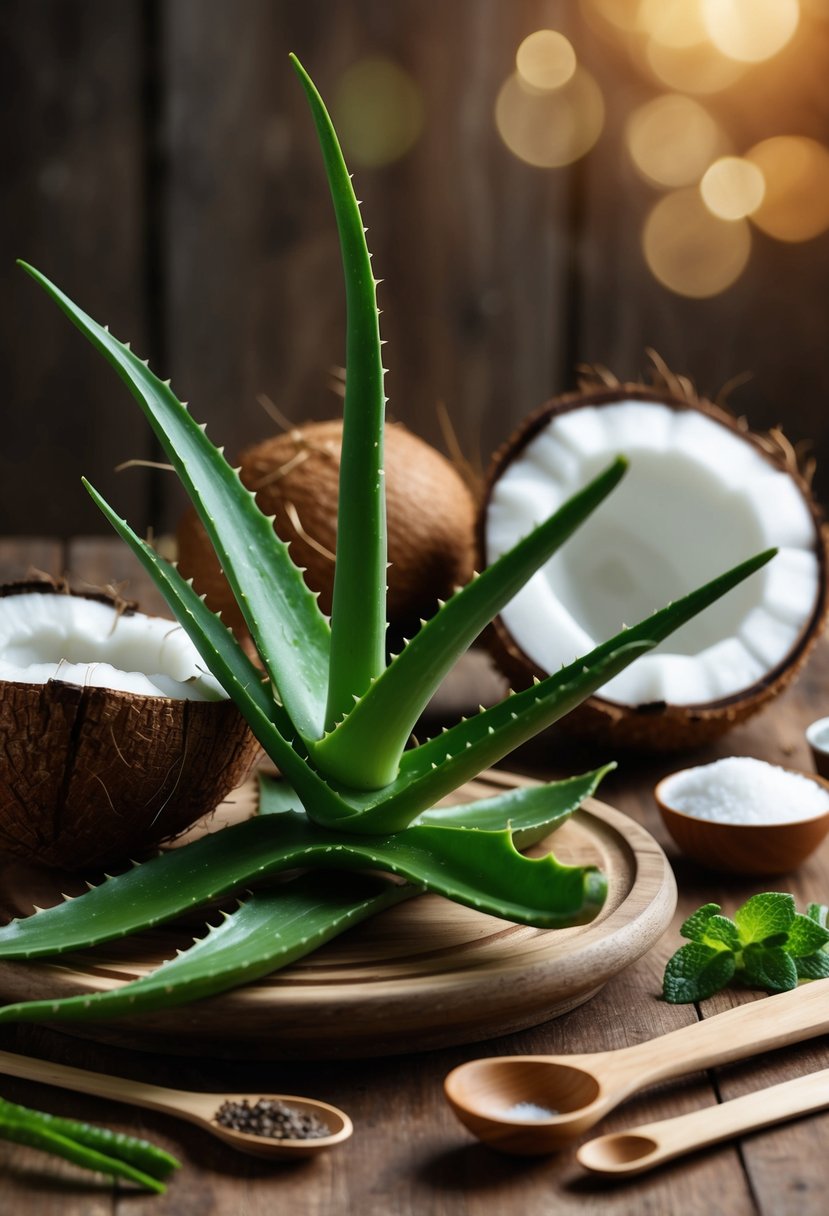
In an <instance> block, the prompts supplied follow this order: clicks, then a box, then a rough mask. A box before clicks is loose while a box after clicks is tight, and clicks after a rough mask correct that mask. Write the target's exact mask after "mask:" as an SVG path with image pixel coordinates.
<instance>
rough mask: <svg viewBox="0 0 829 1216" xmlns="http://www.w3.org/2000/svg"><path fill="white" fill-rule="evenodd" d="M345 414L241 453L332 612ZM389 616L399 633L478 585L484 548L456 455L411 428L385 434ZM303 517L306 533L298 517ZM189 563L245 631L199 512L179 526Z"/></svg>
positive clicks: (210, 596) (245, 477) (251, 481)
mask: <svg viewBox="0 0 829 1216" xmlns="http://www.w3.org/2000/svg"><path fill="white" fill-rule="evenodd" d="M341 438H342V421H341V420H339V419H337V420H334V421H330V422H311V423H307V424H306V425H305V426H303V427H300V428H297V429H296V430H293V431H290V432H285V433H284V434H282V435H277V436H275V437H274V438H271V439H265V440H263V441H262V442H261V443H258V444H255V445H254V446H253V447H250V448H247V449H246V450H245V451H244V452H242V454H241V456H240V458H239V465H240V476H241V478H242V481H243V483H244V484H245V485H246V486H247V487H248V489H250V490H253V491H254V492H255V493H256V501H257V503H258V505H259V507H260V509H261V510H262V511H263V512H264V513H265V514H266V515H274V516H275V517H276V518H275V521H274V527H275V529H276V531H277V533H278V534H279V536H281V537H282V538H283V540H286V541H288V542H289V543H290V546H291V557H292V558H293V560H294V562H295V563H296V564H297V565H298V566H300V567H301V568H303V569H304V570H305V580H306V582H307V584H308V586H309V587H310V588H311V590H312V591H317V592H319V597H320V598H319V603H320V607H321V609H322V611H323V612H325V613H326V614H330V612H331V596H332V590H333V585H334V560H333V554H334V550H335V547H336V539H337V494H338V483H339V471H340V444H341ZM384 464H385V480H386V514H387V521H388V556H389V563H390V568H389V594H388V618H389V622H390V624H392V625H393V626H394V628H395V630H396V631H397V632H406V631H407V630H412V629H414V628H416V627H417V624H418V622H419V620H420V618H421V617H427V616H430V615H431V614H432V613H433V612H434V610H435V607H436V606H437V601H438V600H439V599H445V598H446V597H447V596H448V595H450V594H451V592H452V591H453V589H454V588H455V587H457V586H460V585H461V584H463V583H466V582H468V580H469V579H470V577H471V576H472V571H473V564H474V553H475V540H474V535H475V502H474V499H473V496H472V493H471V491H470V490H469V488H468V487H467V485H466V483H465V482H464V480H463V478H462V477H461V476H460V474H459V473H458V472H457V470H456V469H455V468H454V466H453V465H452V464H450V462H449V461H448V460H447V459H446V458H445V457H444V456H442V455H441V454H440V452H437V451H436V450H435V449H434V448H432V447H430V446H429V444H427V443H425V442H424V441H423V440H422V439H419V438H418V437H417V436H416V435H413V434H412V433H411V432H410V431H408V430H406V428H405V427H403V426H401V425H399V424H396V423H390V424H388V425H387V426H386V431H385V460H384ZM297 520H298V521H299V525H300V528H299V530H298V529H297V527H296V521H297ZM178 547H179V570H180V571H181V573H182V574H183V575H184V576H185V577H186V578H192V579H193V583H194V586H195V587H196V589H197V590H198V591H199V592H200V593H201V594H202V595H204V596H205V598H206V601H207V604H208V606H209V607H210V608H212V609H213V611H214V612H221V613H222V619H223V620H224V622H225V624H227V625H229V626H230V627H231V628H232V629H234V630H235V631H237V632H241V631H243V630H244V622H243V620H242V616H241V613H240V612H239V609H238V607H237V606H236V603H235V601H234V599H233V596H232V595H231V593H230V589H229V587H228V585H227V583H226V582H225V579H224V575H223V574H222V572H221V569H220V567H219V563H218V561H217V559H216V556H215V554H214V552H213V549H212V547H211V545H210V542H209V540H208V538H207V533H206V532H205V531H204V528H203V527H202V525H201V522H200V520H199V519H198V516H197V515H196V513H195V511H194V510H192V509H190V510H189V511H187V512H186V513H185V515H184V516H183V517H182V519H181V522H180V524H179V527H178Z"/></svg>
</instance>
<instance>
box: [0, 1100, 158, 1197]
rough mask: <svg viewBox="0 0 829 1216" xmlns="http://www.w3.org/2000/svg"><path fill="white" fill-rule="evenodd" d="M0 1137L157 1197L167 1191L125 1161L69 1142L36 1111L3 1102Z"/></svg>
mask: <svg viewBox="0 0 829 1216" xmlns="http://www.w3.org/2000/svg"><path fill="white" fill-rule="evenodd" d="M9 1107H11V1108H12V1113H11V1114H9V1112H8V1110H7V1109H6V1110H4V1108H9ZM15 1110H16V1111H18V1112H20V1111H25V1116H24V1115H22V1114H16V1113H14V1112H15ZM0 1138H2V1139H4V1140H11V1141H12V1142H13V1143H15V1144H25V1145H27V1146H28V1147H29V1148H39V1149H43V1150H44V1151H45V1152H48V1153H53V1154H54V1155H55V1156H56V1157H62V1158H63V1159H64V1160H65V1161H71V1162H72V1163H73V1164H74V1165H80V1166H83V1168H84V1169H88V1170H95V1171H97V1173H99V1174H106V1175H107V1176H108V1177H111V1178H126V1179H127V1180H128V1181H130V1182H135V1183H137V1184H138V1185H139V1186H143V1187H144V1189H145V1190H148V1191H155V1193H156V1194H159V1195H163V1194H164V1192H165V1191H166V1189H167V1188H166V1186H165V1185H164V1183H163V1182H161V1181H160V1180H159V1179H158V1178H156V1177H154V1176H152V1175H150V1174H148V1173H146V1172H145V1171H144V1170H139V1169H136V1168H135V1166H133V1165H130V1164H129V1163H128V1162H126V1161H121V1160H119V1159H118V1158H117V1157H114V1156H112V1155H110V1154H108V1153H103V1152H101V1151H100V1150H99V1149H98V1148H92V1147H90V1146H89V1145H88V1144H86V1143H84V1142H83V1141H81V1140H78V1139H73V1138H71V1137H70V1136H68V1135H66V1134H64V1133H62V1132H60V1131H57V1130H55V1128H54V1127H52V1126H50V1124H49V1123H48V1122H46V1121H45V1120H44V1119H43V1118H42V1117H39V1112H38V1111H30V1110H26V1108H25V1107H16V1108H15V1105H14V1103H12V1102H8V1103H7V1102H3V1104H2V1106H0Z"/></svg>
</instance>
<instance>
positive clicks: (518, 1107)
mask: <svg viewBox="0 0 829 1216" xmlns="http://www.w3.org/2000/svg"><path fill="white" fill-rule="evenodd" d="M557 1114H558V1111H557V1110H549V1109H548V1108H547V1107H546V1106H538V1105H536V1103H535V1102H516V1103H515V1105H514V1106H511V1107H510V1108H509V1110H505V1111H504V1118H506V1119H520V1120H521V1121H522V1122H525V1121H526V1122H527V1123H543V1122H544V1120H545V1119H552V1118H553V1116H554V1115H557Z"/></svg>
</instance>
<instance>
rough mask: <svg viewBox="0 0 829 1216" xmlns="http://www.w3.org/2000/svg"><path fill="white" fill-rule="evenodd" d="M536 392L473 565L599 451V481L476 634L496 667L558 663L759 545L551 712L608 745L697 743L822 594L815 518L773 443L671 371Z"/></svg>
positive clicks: (756, 687)
mask: <svg viewBox="0 0 829 1216" xmlns="http://www.w3.org/2000/svg"><path fill="white" fill-rule="evenodd" d="M673 387H674V389H675V390H678V391H675V392H673V393H672V392H669V391H667V389H666V390H665V391H662V390H661V389H651V388H647V387H645V386H642V385H614V386H613V387H610V388H601V389H595V390H593V391H586V392H582V393H578V394H572V395H569V396H567V397H563V398H559V399H557V400H554V401H551V402H549V403H548V404H547V405H545V406H544V407H542V408H541V409H540V410H539V411H538V412H537V413H536V414H534V415H533V416H532V417H530V418H529V419H528V420H527V421H526V422H525V424H524V425H523V426H522V427H521V428H520V429H519V431H518V432H517V433H516V434H515V435H514V436H513V437H512V438H511V439H510V440H509V441H508V443H507V444H506V445H505V446H504V447H503V448H502V449H501V450H500V451H499V452H498V453H497V455H496V457H495V460H494V465H493V468H492V469H491V471H490V476H489V483H488V491H487V494H486V499H485V503H484V506H483V509H482V513H481V516H480V520H479V540H480V545H481V548H482V560H483V562H484V564H488V563H490V562H492V561H493V560H494V559H495V558H497V557H498V556H499V555H500V554H501V553H503V552H504V551H505V550H506V549H508V548H509V547H510V546H511V545H512V544H514V543H515V541H516V540H518V539H519V537H521V536H523V535H525V534H526V533H527V532H528V531H530V529H531V528H532V527H533V526H534V525H535V524H536V523H538V522H539V521H540V520H542V519H544V518H546V516H547V515H549V514H550V513H551V512H552V511H554V510H555V509H556V507H558V506H559V505H560V504H561V503H562V502H563V501H564V500H565V499H566V498H567V497H568V496H569V495H571V494H572V493H573V492H574V491H576V490H577V489H579V488H580V487H582V486H583V485H584V484H585V483H586V482H587V481H589V480H590V478H591V477H593V476H595V474H597V473H598V472H599V471H600V470H601V469H602V468H603V467H605V466H606V465H607V463H608V462H609V461H610V460H611V459H612V458H613V457H614V456H616V455H617V454H619V453H623V454H624V455H626V456H627V457H628V458H629V461H630V469H629V471H628V474H627V476H626V477H625V478H624V480H623V481H622V483H621V485H620V486H619V487H618V489H616V490H615V491H614V493H613V495H612V496H611V498H610V499H609V500H608V501H607V502H606V503H604V504H603V505H602V506H601V507H600V508H599V509H598V510H597V511H596V513H595V514H594V515H593V516H591V518H590V519H589V520H588V521H587V523H586V524H584V525H583V526H582V527H581V528H580V529H579V530H578V532H577V533H576V534H575V536H574V537H573V538H572V539H571V540H569V541H568V542H567V544H566V545H565V546H564V547H563V548H562V550H561V551H560V552H559V553H558V554H556V556H555V557H554V558H553V559H552V560H551V561H550V562H549V563H548V564H547V565H546V566H545V567H544V568H543V569H542V570H540V571H539V572H538V573H537V574H536V575H535V576H534V577H533V579H532V580H531V581H530V582H529V583H528V584H527V585H526V586H525V587H524V588H523V590H522V591H521V592H520V593H519V594H518V595H517V596H515V598H514V599H513V600H512V601H511V602H510V604H509V605H508V606H507V607H506V608H505V609H504V611H503V612H502V614H501V616H500V617H499V618H498V620H497V621H496V622H495V625H494V629H493V634H492V637H493V650H494V653H495V655H496V658H497V660H498V662H499V665H500V666H501V667H502V668H503V670H504V671H505V672H506V674H507V675H508V676H509V677H510V678H511V679H512V681H513V682H514V683H515V684H517V685H519V686H522V687H523V686H525V685H526V684H527V683H529V682H530V681H531V678H532V677H533V676H538V675H544V674H546V673H549V672H554V671H556V670H558V669H559V668H560V667H561V665H562V664H565V663H569V662H571V661H572V660H573V659H574V658H575V657H576V656H578V655H580V654H584V653H586V652H587V651H589V650H590V649H591V648H592V647H593V646H595V645H597V644H598V643H599V642H601V641H604V640H605V639H607V638H608V637H610V636H612V635H613V634H615V633H616V632H618V631H619V629H621V627H622V626H623V624H633V623H635V622H636V621H638V620H640V619H642V618H644V617H646V616H648V615H649V613H651V612H652V611H654V610H655V609H657V608H659V607H661V606H663V605H664V604H667V603H669V602H670V601H671V600H674V599H677V598H678V597H679V596H681V595H684V594H685V593H687V592H689V591H691V590H692V589H693V588H694V587H696V586H699V585H700V584H701V583H704V582H706V581H707V580H708V579H710V578H713V577H714V576H715V575H717V574H718V573H721V572H722V571H724V570H726V569H727V568H728V567H729V566H732V565H735V564H736V563H738V562H740V561H742V560H744V559H745V558H747V557H749V556H751V555H752V554H753V553H756V552H758V551H759V550H762V549H765V548H769V547H771V546H778V547H779V550H780V552H779V554H778V555H777V557H775V558H774V559H773V561H772V562H771V563H770V564H769V565H768V566H766V567H765V568H764V569H763V570H761V571H760V572H759V573H757V574H755V575H754V576H753V577H752V578H751V579H749V580H748V581H747V582H745V583H743V584H741V585H740V586H739V587H737V588H735V589H734V590H733V591H731V592H730V593H729V594H728V595H727V596H725V597H724V598H723V599H722V600H721V601H719V602H718V603H717V604H715V605H714V606H713V607H711V608H709V609H707V611H706V612H704V613H703V614H701V615H700V616H699V617H697V618H696V619H694V620H693V621H691V622H689V623H688V624H687V625H686V626H685V627H684V628H683V629H681V630H680V631H678V632H677V633H676V634H674V635H673V636H672V637H670V638H668V639H667V640H666V641H665V642H663V643H662V644H661V645H660V646H659V647H658V648H657V650H656V651H654V652H652V653H651V654H648V655H646V656H644V657H643V658H641V659H638V660H637V661H636V662H635V663H634V664H632V665H631V666H630V667H629V668H628V669H627V670H626V671H624V672H622V673H621V674H620V675H618V676H616V677H615V678H614V679H613V680H611V681H610V682H609V683H608V684H606V685H605V687H604V688H603V689H602V690H601V695H600V696H597V697H593V698H591V699H590V700H589V701H588V702H586V703H585V705H584V706H583V707H581V708H580V709H579V710H577V711H576V712H575V713H574V714H571V715H569V716H568V717H567V719H565V720H564V722H563V723H562V726H563V727H564V728H565V729H566V730H569V731H570V732H571V734H572V733H574V734H577V735H581V736H584V737H587V738H594V739H596V738H599V739H602V740H605V741H610V742H612V743H613V744H614V745H616V746H622V747H624V746H633V747H636V748H639V749H643V750H652V751H663V750H671V749H676V748H683V747H688V746H694V745H697V744H701V743H704V742H706V741H708V740H710V739H712V738H714V737H716V736H717V735H719V734H721V733H722V732H723V731H724V730H726V729H727V728H728V727H730V726H732V725H733V724H734V723H736V722H739V721H741V720H743V719H745V718H747V717H748V716H749V715H750V714H752V713H754V712H755V711H756V710H758V709H759V708H760V707H761V706H762V705H763V704H764V703H765V702H767V701H768V700H770V699H771V698H772V697H774V696H775V695H776V694H777V693H779V692H780V691H781V690H782V689H783V688H784V687H785V686H786V685H787V684H788V683H789V681H790V680H791V679H792V678H793V676H794V675H795V673H796V672H797V671H798V669H799V668H800V666H801V665H802V663H803V662H804V660H805V658H806V655H807V653H808V651H809V649H810V647H811V646H812V644H813V643H814V641H815V640H816V638H817V636H818V633H819V631H820V629H821V627H822V625H823V623H824V619H825V615H826V606H827V580H826V555H825V546H824V540H823V535H822V524H821V517H820V514H819V511H818V509H817V507H816V506H815V504H814V502H813V500H812V497H811V494H810V492H809V487H808V485H807V483H806V481H805V479H804V478H803V477H802V476H801V475H800V473H799V472H798V469H797V467H796V462H795V461H794V460H793V458H792V453H791V451H790V449H788V448H787V447H786V445H785V444H784V443H783V442H781V441H777V442H775V441H773V440H770V439H769V438H768V437H764V438H761V437H759V436H756V435H752V434H750V433H749V432H748V430H747V429H746V428H745V427H744V425H743V424H741V423H740V422H738V421H737V420H736V419H735V418H733V417H732V416H731V415H730V414H728V413H727V412H726V411H725V410H723V409H722V408H720V407H718V406H715V405H713V404H712V403H711V402H708V401H705V400H702V399H700V398H698V397H696V395H695V394H694V393H693V392H692V390H691V389H690V387H689V386H688V385H687V382H685V381H679V380H677V379H676V378H674V382H673Z"/></svg>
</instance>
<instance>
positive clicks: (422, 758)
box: [343, 549, 776, 832]
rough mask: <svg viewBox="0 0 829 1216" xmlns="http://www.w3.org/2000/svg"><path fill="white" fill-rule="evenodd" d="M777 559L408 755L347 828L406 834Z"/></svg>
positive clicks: (695, 595) (701, 593)
mask: <svg viewBox="0 0 829 1216" xmlns="http://www.w3.org/2000/svg"><path fill="white" fill-rule="evenodd" d="M775 553H776V550H775V549H769V550H766V551H765V552H763V553H760V554H758V555H757V556H756V557H752V558H749V560H748V561H745V562H742V563H741V564H740V565H738V566H735V567H734V568H733V569H732V570H729V571H727V572H726V573H725V574H721V575H719V576H718V577H717V578H715V579H712V580H711V582H709V583H706V584H705V585H704V586H702V587H699V588H697V590H696V591H692V592H691V593H690V594H689V595H686V596H684V597H683V598H682V599H680V600H677V601H676V602H675V603H673V604H669V605H668V606H667V607H666V608H661V609H660V610H659V611H658V612H655V613H653V614H652V615H651V616H650V617H648V618H647V619H646V620H644V621H640V623H639V624H638V625H633V626H631V627H630V628H629V629H623V630H622V632H621V633H619V634H617V635H616V637H614V638H611V639H610V640H609V641H607V642H603V643H602V645H601V646H598V647H596V649H595V650H592V651H591V652H590V653H589V654H587V655H585V656H584V657H583V658H581V659H577V660H576V662H575V663H571V664H570V665H569V666H568V667H563V668H562V669H561V671H558V672H556V673H555V674H554V675H551V676H547V678H546V679H544V680H540V681H538V682H537V683H536V684H534V685H533V686H532V687H531V688H528V689H525V690H524V691H523V692H519V693H513V694H512V695H510V696H509V697H507V699H506V700H504V701H502V702H500V703H499V704H498V705H494V706H492V707H491V708H490V709H487V710H484V711H482V712H481V713H479V714H477V715H476V716H475V717H474V718H469V719H467V720H465V721H462V722H459V723H458V724H457V725H456V726H453V727H451V729H450V730H448V731H444V732H443V733H442V734H440V735H436V736H435V737H434V738H433V739H429V740H428V741H427V742H426V743H422V744H420V746H419V747H416V748H412V750H411V751H407V752H404V753H403V756H402V758H401V761H400V775H399V777H397V778H396V780H395V781H394V782H392V783H391V784H390V785H388V786H386V787H385V789H383V790H382V791H380V793H379V794H376V793H375V794H372V793H366V794H365V795H363V796H362V798H361V797H360V796H359V795H357V794H356V793H355V794H354V796H353V797H352V799H351V801H353V802H355V803H357V802H359V803H360V805H361V808H362V809H361V810H360V811H359V813H358V815H357V816H356V817H355V818H354V819H353V820H352V821H346V822H347V827H348V829H349V830H352V831H354V832H361V831H367V832H377V831H394V830H400V829H401V828H402V827H404V826H405V825H406V824H407V823H410V822H411V821H412V819H413V818H414V817H415V816H416V815H418V814H420V812H421V811H424V810H426V809H428V808H429V807H430V806H433V805H434V804H435V803H436V802H437V801H439V799H441V798H443V797H445V796H446V795H447V794H449V793H451V792H452V790H453V789H457V788H458V787H459V786H461V785H463V783H464V782H465V781H469V780H470V779H471V778H472V777H475V776H477V774H478V773H480V772H481V771H482V770H483V769H485V768H488V767H490V766H491V765H493V764H495V763H497V761H498V760H501V759H502V758H503V757H504V756H505V755H507V754H508V753H509V752H510V751H512V750H513V749H514V748H516V747H518V746H519V745H520V744H521V743H524V742H526V740H527V739H530V738H532V736H533V735H535V734H537V733H538V731H540V730H543V729H544V728H545V727H546V726H549V725H551V723H553V722H556V721H558V719H559V718H561V717H563V716H564V714H566V713H569V711H570V710H571V709H573V708H574V707H575V706H576V705H578V704H580V703H581V701H583V700H584V698H585V697H587V696H589V695H590V694H591V693H592V692H594V691H596V689H598V688H601V687H602V685H603V684H605V683H607V681H608V680H609V679H610V678H611V676H612V675H614V674H615V673H616V672H618V671H622V670H623V669H624V668H625V667H627V666H628V664H630V663H632V662H633V660H634V659H636V658H638V657H639V655H640V654H643V653H644V652H645V651H647V650H651V649H652V648H653V647H654V646H656V645H657V644H658V643H659V642H661V641H662V640H663V639H664V638H666V637H668V636H669V634H671V633H673V631H674V630H676V629H678V628H679V627H680V626H681V625H684V624H685V622H686V621H688V620H690V619H691V617H693V616H696V615H697V613H699V612H701V611H702V610H703V609H704V608H707V607H708V606H709V604H712V603H714V601H715V600H717V599H719V598H720V597H721V596H723V595H725V594H726V592H727V591H730V590H731V588H732V587H734V586H736V585H737V584H738V583H740V582H742V581H743V579H745V578H748V577H749V576H750V575H751V574H753V573H754V572H755V571H757V570H759V569H760V568H761V567H762V566H764V565H765V564H766V562H768V561H770V560H771V558H772V557H773V556H774V554H775ZM343 826H346V824H343Z"/></svg>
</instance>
